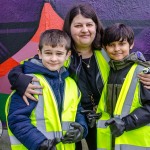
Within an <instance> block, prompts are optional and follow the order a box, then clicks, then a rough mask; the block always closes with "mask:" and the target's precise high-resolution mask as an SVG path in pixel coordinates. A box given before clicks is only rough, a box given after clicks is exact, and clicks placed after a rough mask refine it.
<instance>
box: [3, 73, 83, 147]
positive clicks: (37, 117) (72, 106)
mask: <svg viewBox="0 0 150 150" xmlns="http://www.w3.org/2000/svg"><path fill="white" fill-rule="evenodd" d="M35 77H36V78H38V79H39V80H40V81H39V82H40V85H41V86H42V87H44V88H43V95H39V96H37V95H36V96H37V97H38V103H37V106H36V108H35V109H34V110H33V111H32V113H31V116H30V119H31V123H32V124H33V125H34V126H36V127H37V129H38V130H40V131H41V132H42V133H43V134H44V135H45V136H46V137H47V139H53V138H55V137H58V138H61V137H62V136H63V135H64V134H65V133H66V131H67V130H68V129H69V126H70V123H71V122H75V119H76V112H77V108H78V104H79V102H80V97H81V94H80V92H79V89H78V87H77V86H76V83H75V81H74V80H73V79H71V78H70V77H67V78H66V79H65V90H64V100H63V110H62V114H61V118H59V113H58V108H57V102H56V98H55V95H54V93H53V90H52V89H51V87H50V86H49V84H48V82H47V81H46V79H45V78H44V77H43V76H42V75H37V74H36V75H35ZM35 83H38V82H35ZM10 101H11V95H10V97H9V98H8V100H7V104H6V109H5V111H6V116H8V113H9V103H10ZM6 120H7V119H6ZM60 120H61V121H60ZM8 133H9V137H10V141H11V148H12V150H26V149H27V148H26V147H25V146H24V145H23V144H21V143H20V142H19V141H18V140H17V139H16V138H15V136H14V135H13V134H12V133H11V131H10V129H9V128H8ZM56 147H57V150H75V144H74V143H73V144H63V143H59V144H57V145H56Z"/></svg>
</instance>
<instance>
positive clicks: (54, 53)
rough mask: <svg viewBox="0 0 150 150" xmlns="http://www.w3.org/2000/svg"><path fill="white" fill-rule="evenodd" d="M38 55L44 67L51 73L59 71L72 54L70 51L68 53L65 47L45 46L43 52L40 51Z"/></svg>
mask: <svg viewBox="0 0 150 150" xmlns="http://www.w3.org/2000/svg"><path fill="white" fill-rule="evenodd" d="M38 54H39V58H40V59H41V60H42V63H43V65H44V66H45V67H46V68H47V69H49V70H50V71H59V70H60V68H61V67H62V66H63V64H64V62H65V60H67V59H68V57H69V56H70V54H71V52H70V51H69V52H68V53H67V50H66V49H65V46H59V45H58V46H56V47H51V46H50V45H44V46H43V49H42V50H41V51H40V50H38Z"/></svg>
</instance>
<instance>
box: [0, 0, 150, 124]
mask: <svg viewBox="0 0 150 150" xmlns="http://www.w3.org/2000/svg"><path fill="white" fill-rule="evenodd" d="M78 3H89V4H91V5H92V6H93V7H94V9H95V11H96V12H97V14H98V16H99V18H100V19H101V20H102V23H103V24H104V27H106V26H108V25H111V24H113V23H116V22H122V23H125V24H127V25H130V26H131V27H132V28H133V29H134V32H135V47H134V51H137V50H138V51H142V52H143V53H144V55H145V57H146V59H147V60H150V42H149V41H150V1H149V0H142V1H141V0H128V1H126V0H55V1H54V0H45V1H44V0H36V1H35V0H25V1H18V0H1V1H0V6H1V10H0V11H1V13H0V119H1V120H2V121H3V122H5V115H4V107H5V103H6V99H7V97H8V95H9V94H10V92H11V90H10V84H9V82H8V79H7V76H8V72H9V71H10V69H12V68H13V67H15V66H17V65H18V64H19V63H20V61H22V60H25V59H27V58H29V57H32V56H34V55H35V54H36V53H37V45H38V40H39V35H40V33H41V32H43V31H44V30H45V29H49V28H58V29H61V28H62V26H63V20H64V18H65V15H66V13H67V11H68V10H69V9H70V8H71V7H72V6H73V5H75V4H78Z"/></svg>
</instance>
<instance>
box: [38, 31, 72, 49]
mask: <svg viewBox="0 0 150 150" xmlns="http://www.w3.org/2000/svg"><path fill="white" fill-rule="evenodd" d="M43 45H50V46H51V47H56V46H65V48H66V50H67V51H69V50H70V47H71V40H70V37H69V36H68V35H67V33H66V32H64V31H62V30H59V29H49V30H46V31H44V32H43V33H42V34H41V36H40V41H39V50H40V51H41V50H42V48H43Z"/></svg>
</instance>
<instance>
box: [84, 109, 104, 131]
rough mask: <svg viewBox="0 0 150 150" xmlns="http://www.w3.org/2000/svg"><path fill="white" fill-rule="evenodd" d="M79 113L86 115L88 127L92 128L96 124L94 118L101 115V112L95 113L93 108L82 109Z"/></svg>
mask: <svg viewBox="0 0 150 150" xmlns="http://www.w3.org/2000/svg"><path fill="white" fill-rule="evenodd" d="M81 113H82V114H85V115H86V118H87V120H88V126H89V127H90V128H93V127H94V126H95V124H96V120H97V119H99V118H100V117H101V116H102V113H96V112H95V111H93V110H82V111H81Z"/></svg>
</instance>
